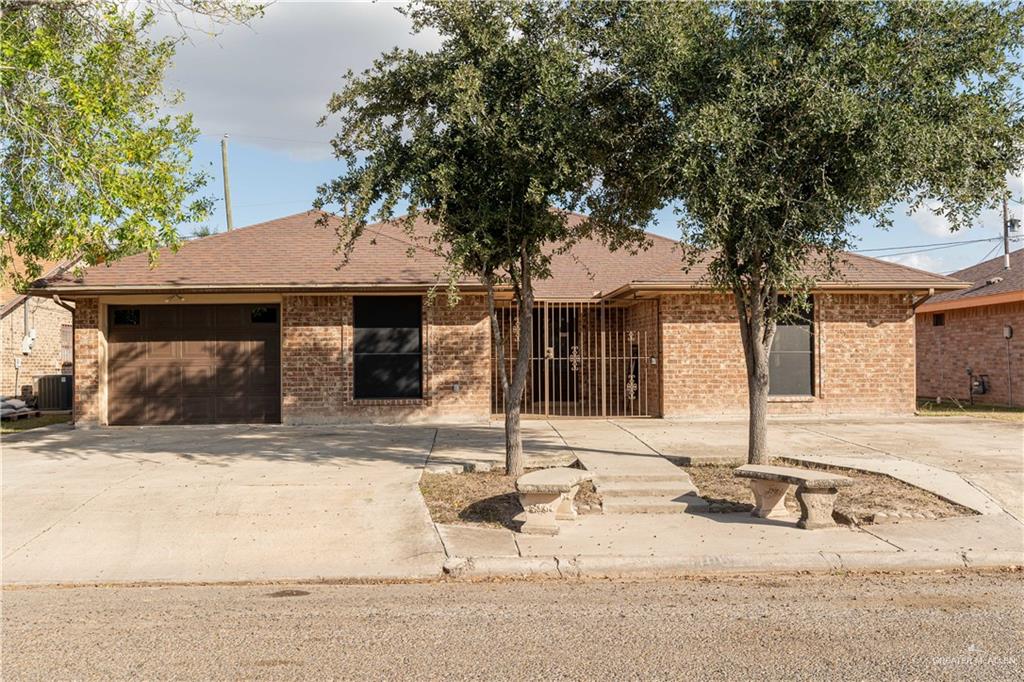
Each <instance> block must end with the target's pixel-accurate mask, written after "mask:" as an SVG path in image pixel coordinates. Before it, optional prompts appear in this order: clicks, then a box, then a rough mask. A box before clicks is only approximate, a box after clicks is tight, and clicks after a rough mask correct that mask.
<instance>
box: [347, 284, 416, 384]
mask: <svg viewBox="0 0 1024 682" xmlns="http://www.w3.org/2000/svg"><path fill="white" fill-rule="evenodd" d="M352 312H353V319H352V328H353V334H354V338H353V346H354V352H355V377H354V379H355V381H354V384H355V385H354V394H355V398H356V399H357V400H358V399H389V398H420V397H422V396H423V383H422V375H423V342H422V334H421V326H422V302H421V300H420V297H419V296H356V297H355V299H354V301H353V311H352Z"/></svg>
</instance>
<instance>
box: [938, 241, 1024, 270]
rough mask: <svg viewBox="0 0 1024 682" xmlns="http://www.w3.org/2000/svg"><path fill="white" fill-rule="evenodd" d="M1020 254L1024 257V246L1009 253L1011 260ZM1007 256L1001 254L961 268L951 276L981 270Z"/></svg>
mask: <svg viewBox="0 0 1024 682" xmlns="http://www.w3.org/2000/svg"><path fill="white" fill-rule="evenodd" d="M1018 254H1020V255H1022V256H1024V246H1021V247H1019V248H1017V249H1012V250H1011V251H1010V253H1009V256H1010V257H1011V258H1014V257H1016V256H1017V255H1018ZM1006 255H1007V254H1000V255H998V256H993V257H992V258H989V259H986V260H983V261H981V262H980V263H975V264H974V265H968V266H967V267H966V268H961V269H959V270H957V271H955V272H953V273H952V274H951V275H950V276H956V275H959V274H960V273H962V272H967V271H968V270H973V269H975V268H980V267H982V266H985V265H989V264H990V263H992V264H994V263H996V262H997V261H1001V260H1002V259H1003V257H1004V256H1006Z"/></svg>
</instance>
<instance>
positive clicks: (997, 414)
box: [917, 398, 1024, 424]
mask: <svg viewBox="0 0 1024 682" xmlns="http://www.w3.org/2000/svg"><path fill="white" fill-rule="evenodd" d="M917 413H918V414H919V415H921V416H923V417H980V418H982V419H997V420H999V421H1008V422H1016V423H1018V424H1024V407H1006V406H1005V405H980V404H977V405H971V404H970V403H964V402H960V401H959V400H955V399H953V398H946V399H944V400H943V401H942V402H941V403H940V402H936V401H935V400H925V399H919V400H918V401H917Z"/></svg>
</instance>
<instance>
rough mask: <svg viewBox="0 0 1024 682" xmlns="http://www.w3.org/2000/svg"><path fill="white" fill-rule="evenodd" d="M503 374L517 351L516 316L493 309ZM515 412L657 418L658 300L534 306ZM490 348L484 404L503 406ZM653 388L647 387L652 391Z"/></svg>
mask: <svg viewBox="0 0 1024 682" xmlns="http://www.w3.org/2000/svg"><path fill="white" fill-rule="evenodd" d="M496 312H497V317H498V324H499V325H500V327H501V330H502V337H503V341H504V347H505V348H504V350H505V352H504V357H505V371H506V372H508V373H511V371H512V369H513V367H514V365H515V361H516V349H517V348H518V330H519V324H520V320H519V314H518V310H517V309H516V308H515V307H514V306H512V305H502V306H500V307H499V309H498V310H497V311H496ZM532 327H533V338H532V340H531V341H530V355H529V365H528V367H527V377H526V386H525V388H524V391H523V397H522V413H523V414H524V415H537V416H544V417H549V416H550V417H597V418H601V417H642V416H654V415H657V414H658V411H659V409H660V405H659V400H658V396H659V393H660V392H659V390H658V386H659V384H660V367H659V365H658V362H657V348H658V336H659V334H658V301H657V300H641V301H632V300H631V301H609V302H603V301H538V302H537V304H536V307H535V308H534V312H533V320H532ZM497 355H498V353H497V349H494V350H493V351H492V363H493V364H492V366H491V374H492V380H491V386H492V393H491V407H492V411H493V413H494V414H501V413H502V412H504V408H505V396H504V395H503V392H502V388H501V381H500V380H499V374H500V370H499V368H498V365H497V364H496V363H497V360H498V358H497ZM652 389H653V390H652Z"/></svg>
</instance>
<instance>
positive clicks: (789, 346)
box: [768, 299, 814, 395]
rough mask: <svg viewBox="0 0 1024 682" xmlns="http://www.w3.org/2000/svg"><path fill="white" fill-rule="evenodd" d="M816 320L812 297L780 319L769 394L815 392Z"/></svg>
mask: <svg viewBox="0 0 1024 682" xmlns="http://www.w3.org/2000/svg"><path fill="white" fill-rule="evenodd" d="M784 303H785V304H788V301H784ZM813 320H814V309H813V303H812V301H811V300H810V299H808V301H807V305H806V306H805V307H803V308H802V309H799V310H793V311H792V312H790V313H789V314H787V315H786V316H785V317H784V318H783V319H781V320H779V323H778V325H777V327H776V329H775V340H774V341H772V348H771V351H770V352H769V354H768V368H769V369H768V393H769V395H814V324H813V322H812V321H813Z"/></svg>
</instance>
